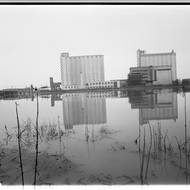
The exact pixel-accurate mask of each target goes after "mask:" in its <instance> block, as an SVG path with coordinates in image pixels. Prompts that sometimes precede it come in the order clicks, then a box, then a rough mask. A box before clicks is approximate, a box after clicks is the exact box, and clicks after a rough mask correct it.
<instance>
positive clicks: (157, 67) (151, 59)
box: [137, 49, 177, 85]
mask: <svg viewBox="0 0 190 190" xmlns="http://www.w3.org/2000/svg"><path fill="white" fill-rule="evenodd" d="M149 66H152V67H153V69H154V80H153V85H160V84H161V85H164V84H172V82H174V81H176V80H177V71H176V53H175V52H174V50H172V51H171V52H168V53H149V54H148V53H146V52H145V51H144V50H140V49H138V50H137V67H149Z"/></svg>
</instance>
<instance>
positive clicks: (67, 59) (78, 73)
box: [60, 53, 105, 89]
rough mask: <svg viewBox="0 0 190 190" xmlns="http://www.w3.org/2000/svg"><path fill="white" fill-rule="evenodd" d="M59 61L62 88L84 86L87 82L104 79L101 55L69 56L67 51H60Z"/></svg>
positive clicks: (102, 80)
mask: <svg viewBox="0 0 190 190" xmlns="http://www.w3.org/2000/svg"><path fill="white" fill-rule="evenodd" d="M60 62H61V87H62V89H77V88H86V84H87V83H95V82H104V80H105V79H104V57H103V55H88V56H69V53H62V54H61V57H60Z"/></svg>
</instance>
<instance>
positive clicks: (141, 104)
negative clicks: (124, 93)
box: [128, 91, 178, 125]
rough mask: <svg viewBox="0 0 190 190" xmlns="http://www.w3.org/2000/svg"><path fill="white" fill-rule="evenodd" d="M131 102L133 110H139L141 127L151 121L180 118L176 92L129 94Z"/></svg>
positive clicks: (139, 92)
mask: <svg viewBox="0 0 190 190" xmlns="http://www.w3.org/2000/svg"><path fill="white" fill-rule="evenodd" d="M128 95H129V101H130V103H131V107H132V108H138V109H139V123H140V125H142V124H145V123H147V122H148V121H150V120H165V119H173V120H176V119H177V118H178V106H177V93H176V92H168V91H165V92H164V91H162V92H155V91H153V92H148V93H146V92H144V91H136V92H135V91H134V92H129V93H128Z"/></svg>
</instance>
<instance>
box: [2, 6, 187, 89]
mask: <svg viewBox="0 0 190 190" xmlns="http://www.w3.org/2000/svg"><path fill="white" fill-rule="evenodd" d="M138 48H141V49H145V50H146V51H147V52H156V53H157V52H169V51H171V50H172V49H174V50H175V52H176V54H177V75H178V78H180V79H182V78H190V66H189V64H190V6H182V5H178V6H177V5H176V6H175V5H171V6H169V5H168V6H166V5H165V6H163V5H160V6H150V5H148V6H147V5H138V6H137V5H135V6H132V5H115V6H113V5H104V6H103V5H83V6H82V5H30V6H26V5H21V6H19V5H17V6H14V5H12V6H8V5H6V6H5V5H3V6H0V65H1V68H0V78H1V80H0V89H2V88H9V87H25V86H29V85H30V84H33V85H34V86H41V85H48V84H49V77H50V76H52V77H53V78H54V81H60V80H61V79H60V78H61V75H60V61H59V58H60V53H61V52H69V53H70V55H88V54H90V55H91V54H92V55H93V54H103V55H104V66H105V76H106V79H107V80H109V79H119V78H127V74H128V72H129V67H131V66H136V64H137V63H136V51H137V49H138Z"/></svg>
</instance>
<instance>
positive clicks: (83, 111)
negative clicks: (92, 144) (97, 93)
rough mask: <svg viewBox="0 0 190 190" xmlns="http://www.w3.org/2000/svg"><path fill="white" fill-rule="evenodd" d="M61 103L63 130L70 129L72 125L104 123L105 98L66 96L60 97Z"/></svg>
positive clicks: (79, 95)
mask: <svg viewBox="0 0 190 190" xmlns="http://www.w3.org/2000/svg"><path fill="white" fill-rule="evenodd" d="M62 101H63V121H64V125H65V129H72V128H73V126H74V125H84V124H88V125H95V124H104V123H106V120H107V118H106V101H105V98H101V97H93V96H91V95H89V94H66V95H63V96H62Z"/></svg>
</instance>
